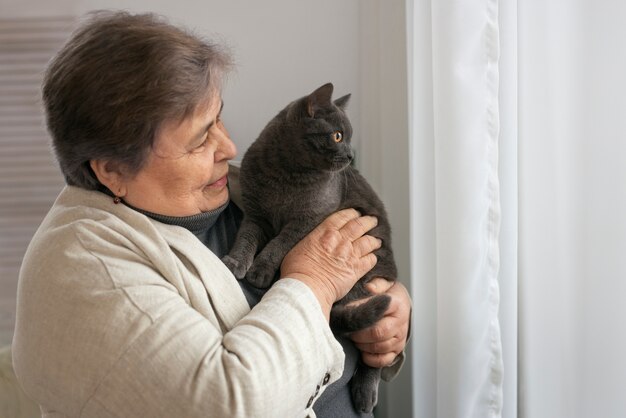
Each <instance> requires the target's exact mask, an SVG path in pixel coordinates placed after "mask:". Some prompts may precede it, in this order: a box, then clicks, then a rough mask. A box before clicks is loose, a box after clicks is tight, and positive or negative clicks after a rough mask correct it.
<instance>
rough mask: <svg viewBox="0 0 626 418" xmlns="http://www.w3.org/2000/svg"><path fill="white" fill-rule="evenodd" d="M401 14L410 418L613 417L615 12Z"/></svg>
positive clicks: (621, 358) (469, 0)
mask: <svg viewBox="0 0 626 418" xmlns="http://www.w3.org/2000/svg"><path fill="white" fill-rule="evenodd" d="M407 6H408V7H407V26H408V29H409V31H408V38H407V39H408V57H409V60H408V62H409V79H410V106H409V115H410V117H409V119H410V160H411V187H410V195H411V225H412V226H411V277H412V281H411V284H412V289H413V294H414V301H415V320H414V331H413V332H414V333H413V336H414V337H413V338H414V339H413V341H414V344H413V351H412V354H413V370H412V372H413V375H412V376H413V399H414V400H413V415H414V416H415V417H420V418H422V417H428V418H456V417H496V416H502V417H505V418H514V417H519V418H596V417H602V418H618V417H625V416H626V397H625V396H624V391H625V390H626V386H625V385H624V381H626V356H625V355H624V353H626V327H624V326H623V325H622V323H623V321H624V318H626V303H624V300H625V296H626V257H625V256H624V251H625V250H624V249H626V185H625V184H626V164H625V160H626V158H625V157H624V156H625V155H626V137H625V136H626V135H625V134H624V132H626V118H625V117H624V116H625V113H624V112H625V110H624V109H625V106H624V104H625V102H626V99H625V98H626V80H625V77H624V75H625V74H626V25H624V22H626V4H625V3H623V2H620V1H612V0H594V1H591V0H577V1H569V0H555V1H550V2H545V1H539V0H525V1H523V2H517V1H506V0H501V1H496V0H494V1H491V0H480V1H477V0H465V1H463V2H458V1H452V0H436V1H435V0H431V1H419V0H408V1H407ZM498 50H499V54H498ZM498 296H499V297H498ZM498 301H499V303H498ZM495 312H497V314H496V313H495ZM498 330H499V331H500V332H498Z"/></svg>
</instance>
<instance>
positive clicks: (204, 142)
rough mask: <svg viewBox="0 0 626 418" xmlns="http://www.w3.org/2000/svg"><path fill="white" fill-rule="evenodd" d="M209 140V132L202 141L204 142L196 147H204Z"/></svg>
mask: <svg viewBox="0 0 626 418" xmlns="http://www.w3.org/2000/svg"><path fill="white" fill-rule="evenodd" d="M207 142H209V135H208V134H207V136H206V137H205V138H204V141H202V143H201V144H200V145H198V146H197V147H196V149H198V148H202V147H204V146H205V145H206V144H207Z"/></svg>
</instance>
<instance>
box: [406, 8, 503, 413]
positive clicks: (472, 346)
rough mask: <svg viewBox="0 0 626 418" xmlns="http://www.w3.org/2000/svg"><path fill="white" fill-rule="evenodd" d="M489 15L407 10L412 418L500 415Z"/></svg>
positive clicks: (495, 52)
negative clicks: (409, 96) (412, 306)
mask: <svg viewBox="0 0 626 418" xmlns="http://www.w3.org/2000/svg"><path fill="white" fill-rule="evenodd" d="M498 7H499V5H498V1H497V0H466V1H463V2H458V1H452V0H437V1H430V2H426V1H413V2H409V10H408V13H407V16H408V27H409V28H410V32H409V42H408V44H409V47H408V49H409V79H410V80H411V82H410V90H411V100H410V110H409V114H410V126H411V132H410V137H411V147H410V154H411V156H410V158H411V162H412V164H411V170H412V172H411V180H412V184H411V196H412V201H411V204H412V246H411V248H412V254H411V260H412V266H411V267H412V285H413V286H412V288H413V294H414V297H415V322H414V324H415V326H414V330H415V331H414V337H413V338H414V339H413V341H414V344H413V354H414V358H413V365H414V370H413V371H414V398H413V405H414V413H415V416H417V417H429V418H430V417H432V418H438V417H441V418H456V417H467V418H491V417H500V416H501V413H502V400H503V390H504V387H503V363H502V361H503V360H502V356H503V351H502V350H503V345H502V341H501V331H500V324H499V318H498V312H499V302H500V289H499V288H500V286H499V283H498V275H499V273H500V272H501V261H500V244H499V240H500V231H501V207H502V206H503V203H502V202H501V193H500V174H499V165H501V164H502V161H501V155H500V151H499V149H500V146H499V138H500V104H499V103H500V96H499V94H500V91H499V90H500V68H499V65H500V29H499V26H500V25H499V22H498V18H499V10H498ZM507 132H508V131H507ZM513 140H515V138H513ZM507 149H508V148H507ZM508 196H509V194H507V195H506V197H508ZM513 197H514V196H513ZM513 206H515V205H513ZM506 207H510V205H508V204H507V206H506ZM507 222H508V221H507ZM513 273H515V272H513ZM511 279H512V280H513V281H514V280H515V277H514V275H513V277H512V278H511ZM507 285H508V283H507Z"/></svg>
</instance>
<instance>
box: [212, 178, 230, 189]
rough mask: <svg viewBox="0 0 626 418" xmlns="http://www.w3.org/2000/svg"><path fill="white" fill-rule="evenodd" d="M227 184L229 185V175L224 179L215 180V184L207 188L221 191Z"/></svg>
mask: <svg viewBox="0 0 626 418" xmlns="http://www.w3.org/2000/svg"><path fill="white" fill-rule="evenodd" d="M226 184H228V175H226V176H224V177H220V178H219V179H217V180H215V181H214V182H213V183H211V184H209V185H207V187H209V188H211V189H221V188H223V187H225V186H226Z"/></svg>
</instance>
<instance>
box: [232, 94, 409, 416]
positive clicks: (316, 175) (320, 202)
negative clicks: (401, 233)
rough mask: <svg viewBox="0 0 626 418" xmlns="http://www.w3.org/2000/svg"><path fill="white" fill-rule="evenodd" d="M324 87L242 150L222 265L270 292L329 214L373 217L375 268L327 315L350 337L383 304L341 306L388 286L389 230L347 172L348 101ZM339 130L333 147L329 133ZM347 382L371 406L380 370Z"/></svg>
mask: <svg viewBox="0 0 626 418" xmlns="http://www.w3.org/2000/svg"><path fill="white" fill-rule="evenodd" d="M332 92H333V85H332V84H330V83H328V84H325V85H323V86H321V87H320V88H318V89H317V90H315V91H314V92H313V93H311V94H310V95H308V96H305V97H302V98H300V99H298V100H296V101H294V102H292V103H290V104H289V105H287V107H285V108H284V109H283V110H282V111H281V112H280V113H278V115H276V117H274V118H273V119H272V120H271V121H270V122H269V123H268V125H267V126H266V127H265V129H264V130H263V131H262V132H261V134H260V136H259V138H258V139H257V140H256V141H255V142H254V143H253V144H252V145H251V146H250V148H249V149H248V151H247V152H246V154H245V156H244V158H243V161H242V164H241V172H240V183H241V192H242V201H243V208H242V209H243V211H244V219H243V221H242V224H241V227H240V229H239V232H238V234H237V240H236V242H235V244H234V246H233V248H232V250H231V251H230V253H229V255H227V256H226V257H224V259H223V261H224V263H225V264H226V265H227V266H228V267H229V268H230V270H231V271H232V272H233V273H234V275H235V276H236V277H237V278H238V279H243V278H244V277H245V279H246V280H247V281H249V282H250V283H251V284H253V285H254V286H256V287H260V288H266V287H269V286H270V285H271V284H272V283H273V282H274V280H275V279H276V277H277V273H278V271H279V269H280V264H281V262H282V260H283V258H284V256H285V254H286V253H287V252H288V251H289V250H290V249H291V248H292V247H293V246H294V245H295V244H296V243H297V242H299V241H300V240H301V239H302V238H304V236H306V235H307V234H308V233H309V232H310V231H311V230H312V229H313V228H315V227H316V226H317V225H318V224H319V223H320V222H322V221H323V220H324V219H325V218H326V217H327V216H328V215H330V214H331V213H333V212H336V211H338V210H340V209H344V208H355V209H357V210H358V211H359V212H361V213H362V214H366V215H374V216H376V217H377V218H378V226H377V227H376V228H375V229H373V230H372V231H371V232H370V233H369V234H370V235H373V236H376V237H378V238H381V239H382V242H383V244H382V247H381V248H380V249H379V250H377V251H376V253H375V254H376V256H377V257H378V263H377V264H376V266H375V267H374V268H373V269H372V270H371V271H370V272H369V273H367V274H366V275H365V276H364V277H363V278H362V279H361V280H359V282H358V283H357V284H356V285H355V286H354V287H353V289H352V290H351V291H350V292H349V293H348V294H347V295H346V297H344V298H343V299H342V300H340V301H338V302H337V303H336V304H335V305H334V306H333V309H332V311H331V320H330V324H331V327H332V329H333V331H334V332H336V333H342V334H345V333H350V332H354V331H357V330H360V329H363V328H366V327H368V326H370V325H373V324H374V323H376V322H377V321H378V320H379V319H380V318H382V316H383V314H384V312H385V311H386V309H387V307H388V306H389V301H390V300H389V297H388V296H386V295H378V296H375V297H373V298H371V299H370V301H368V302H367V303H364V304H361V305H359V306H358V307H357V308H353V307H347V306H346V304H347V303H349V302H351V301H354V300H358V299H362V298H364V297H367V296H369V293H368V292H367V291H366V290H365V287H364V284H365V283H367V282H368V281H369V280H370V279H371V278H373V277H384V278H386V279H388V280H395V278H396V274H397V272H396V265H395V262H394V259H393V253H392V250H391V229H390V226H389V222H388V220H387V215H386V213H385V209H384V206H383V204H382V202H381V201H380V199H379V198H378V197H377V196H376V193H375V192H374V191H373V189H372V188H371V187H370V185H369V184H368V183H367V181H366V180H365V179H364V178H363V177H362V176H361V175H360V174H359V172H358V171H357V170H356V169H355V168H354V167H352V165H351V163H352V160H353V159H354V154H353V151H352V148H351V146H350V141H351V137H352V126H351V124H350V121H349V120H348V117H347V115H346V113H345V112H344V108H345V106H346V105H347V102H348V100H349V98H350V95H346V96H343V97H341V98H339V99H337V100H335V101H334V102H333V101H332V99H331V97H332ZM337 131H339V132H341V133H342V135H343V138H342V140H341V141H339V142H335V141H334V139H333V134H334V132H337ZM358 367H359V368H358V370H357V373H356V374H355V376H354V377H353V379H352V381H351V386H352V389H351V391H352V399H353V402H354V405H355V408H356V409H357V410H358V411H365V412H371V410H372V409H373V408H374V406H375V405H376V399H377V391H378V383H379V381H380V370H379V369H372V368H370V367H368V366H366V365H365V364H362V363H361V364H359V366H358Z"/></svg>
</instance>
